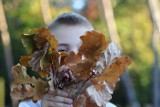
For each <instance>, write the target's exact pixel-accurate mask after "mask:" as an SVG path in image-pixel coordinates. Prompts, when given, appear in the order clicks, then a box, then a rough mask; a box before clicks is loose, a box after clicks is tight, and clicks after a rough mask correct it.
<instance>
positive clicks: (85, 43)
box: [79, 30, 109, 61]
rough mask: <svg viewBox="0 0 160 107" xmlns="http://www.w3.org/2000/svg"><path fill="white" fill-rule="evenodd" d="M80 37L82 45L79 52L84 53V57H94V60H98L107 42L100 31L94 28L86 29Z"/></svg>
mask: <svg viewBox="0 0 160 107" xmlns="http://www.w3.org/2000/svg"><path fill="white" fill-rule="evenodd" d="M80 39H81V40H82V45H81V47H80V49H79V52H81V53H82V54H84V56H85V57H86V58H88V59H92V60H93V59H96V61H97V60H99V58H100V56H101V54H102V53H103V52H104V51H105V49H106V48H107V45H108V43H109V42H108V41H107V40H106V39H105V36H104V35H103V34H102V33H100V32H98V31H95V30H92V31H87V32H86V33H85V35H83V36H81V37H80Z"/></svg>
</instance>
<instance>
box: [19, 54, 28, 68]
mask: <svg viewBox="0 0 160 107" xmlns="http://www.w3.org/2000/svg"><path fill="white" fill-rule="evenodd" d="M29 60H31V56H30V55H28V56H21V58H20V60H19V61H20V63H21V65H22V66H25V67H27V66H29V64H28V61H29Z"/></svg>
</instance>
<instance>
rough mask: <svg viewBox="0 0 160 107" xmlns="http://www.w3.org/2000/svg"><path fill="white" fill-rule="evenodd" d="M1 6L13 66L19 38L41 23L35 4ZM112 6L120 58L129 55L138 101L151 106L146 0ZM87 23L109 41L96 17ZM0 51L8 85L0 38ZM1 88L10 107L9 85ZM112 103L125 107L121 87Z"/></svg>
mask: <svg viewBox="0 0 160 107" xmlns="http://www.w3.org/2000/svg"><path fill="white" fill-rule="evenodd" d="M3 4H4V9H5V14H6V18H7V23H8V28H9V29H8V30H9V33H10V37H11V46H12V54H13V58H14V64H17V63H18V62H19V58H20V56H21V55H24V54H25V50H24V48H23V47H22V44H21V41H20V36H21V34H22V33H24V32H26V31H27V30H28V29H29V28H33V27H42V26H46V25H45V24H44V22H43V17H42V13H41V9H40V1H39V0H3ZM112 4H113V7H114V15H115V20H116V24H117V29H118V33H119V36H120V40H121V45H122V47H123V50H124V54H126V55H129V56H130V57H131V58H132V60H133V63H132V65H131V66H130V67H129V73H130V76H131V79H132V82H133V85H134V88H135V90H136V94H137V98H138V101H139V102H140V103H141V106H142V107H143V106H146V105H147V104H151V101H152V97H151V96H152V92H151V91H152V90H151V89H152V84H151V83H152V81H151V80H152V68H153V63H154V56H153V52H152V45H151V41H152V22H151V18H150V14H149V10H148V4H147V1H146V0H112ZM50 9H51V14H52V18H55V17H56V16H57V15H58V14H59V13H62V12H64V11H71V8H70V7H68V6H67V7H62V8H56V7H55V6H54V4H53V2H52V3H51V4H50ZM89 20H90V19H89ZM91 22H92V24H93V26H94V27H95V29H99V30H101V31H102V32H104V33H106V35H107V38H109V35H108V31H107V28H106V25H104V23H103V21H102V20H101V18H100V17H98V18H97V19H95V20H92V21H91ZM0 50H1V52H0V68H1V69H0V75H1V77H3V78H5V80H6V83H8V81H7V71H6V68H5V62H4V61H5V59H4V51H3V45H2V41H1V38H0ZM159 50H160V49H159ZM159 52H160V51H159ZM5 87H6V89H5V90H6V104H10V100H9V85H8V84H6V86H5ZM112 102H114V103H115V104H117V105H118V106H119V107H127V105H128V103H127V99H126V92H125V90H124V88H123V84H122V83H119V84H118V85H117V89H116V91H115V93H114V95H113V99H112Z"/></svg>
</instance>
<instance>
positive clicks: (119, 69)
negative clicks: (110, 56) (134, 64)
mask: <svg viewBox="0 0 160 107" xmlns="http://www.w3.org/2000/svg"><path fill="white" fill-rule="evenodd" d="M130 64H131V59H130V58H129V57H128V56H122V57H118V58H115V61H114V62H113V63H111V64H110V65H109V66H107V67H106V68H105V69H104V71H103V72H102V74H101V75H100V76H97V77H96V78H95V79H96V80H97V81H100V82H103V81H104V80H105V81H107V82H110V83H116V82H118V81H119V76H120V75H122V73H123V72H124V71H125V70H126V69H127V67H128V65H130Z"/></svg>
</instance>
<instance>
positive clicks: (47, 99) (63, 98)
mask: <svg viewBox="0 0 160 107" xmlns="http://www.w3.org/2000/svg"><path fill="white" fill-rule="evenodd" d="M68 96H69V95H68V93H66V92H64V91H62V90H57V91H56V93H55V94H54V95H53V94H49V93H47V94H46V95H44V97H43V98H42V102H41V103H42V105H41V106H42V107H73V105H72V103H73V100H72V99H71V98H69V97H68Z"/></svg>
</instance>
